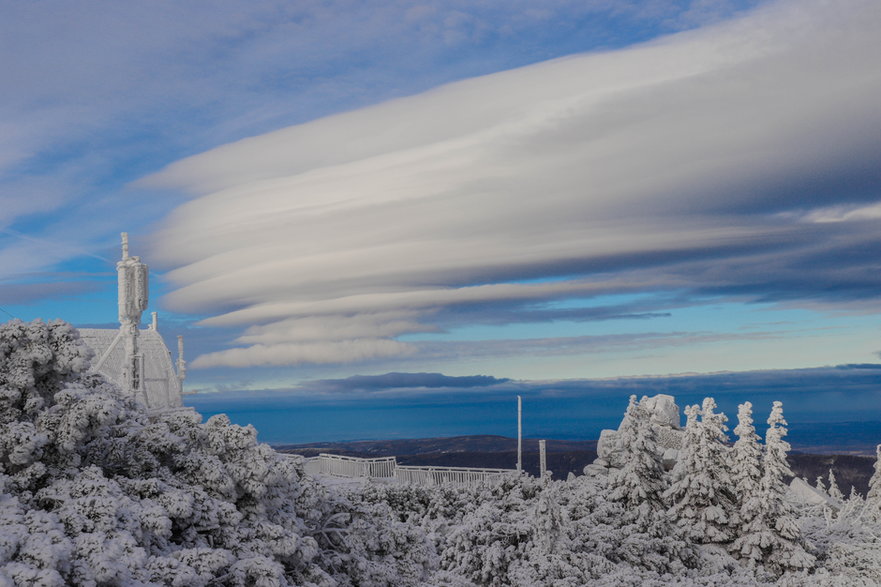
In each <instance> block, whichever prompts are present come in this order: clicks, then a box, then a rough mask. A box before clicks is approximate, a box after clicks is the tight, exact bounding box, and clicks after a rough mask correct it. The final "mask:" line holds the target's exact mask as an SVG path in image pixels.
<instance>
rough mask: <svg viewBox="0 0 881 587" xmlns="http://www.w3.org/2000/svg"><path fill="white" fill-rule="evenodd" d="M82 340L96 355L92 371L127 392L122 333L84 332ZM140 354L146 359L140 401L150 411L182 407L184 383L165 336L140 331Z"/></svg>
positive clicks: (95, 329) (92, 329) (119, 331)
mask: <svg viewBox="0 0 881 587" xmlns="http://www.w3.org/2000/svg"><path fill="white" fill-rule="evenodd" d="M80 337H81V338H82V340H83V342H85V343H86V344H87V345H88V346H89V348H91V349H92V350H93V351H95V358H94V359H92V370H93V371H96V372H98V373H100V374H102V375H104V376H105V377H107V379H109V380H110V381H112V382H114V383H116V384H117V385H118V386H119V387H120V389H126V383H125V373H124V369H125V362H126V359H125V356H126V353H125V341H124V337H123V336H122V335H121V330H119V329H115V330H111V329H100V328H81V329H80ZM138 352H139V353H140V354H141V355H143V357H144V390H145V392H146V397H143V398H139V399H140V400H141V401H143V402H144V403H146V405H147V407H148V408H154V409H157V408H177V407H180V406H181V381H180V379H178V376H177V373H175V370H174V362H173V361H172V359H171V352H170V351H169V350H168V347H166V346H165V341H164V340H162V335H160V334H159V332H158V331H157V330H154V329H153V328H147V329H141V330H139V331H138Z"/></svg>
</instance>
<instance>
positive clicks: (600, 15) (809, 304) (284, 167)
mask: <svg viewBox="0 0 881 587" xmlns="http://www.w3.org/2000/svg"><path fill="white" fill-rule="evenodd" d="M879 25H881V4H879V3H878V2H876V1H874V0H837V1H836V0H770V1H758V0H756V1H737V0H731V1H726V0H717V1H712V0H693V1H688V0H644V1H638V2H628V1H626V0H625V1H615V2H610V1H608V0H588V1H585V0H580V1H574V0H573V1H568V0H555V1H548V2H542V3H540V4H538V3H534V2H528V1H518V0H513V1H512V0H505V1H502V0H487V1H485V2H479V3H474V2H458V1H444V2H439V1H438V2H430V1H429V2H419V3H414V2H399V1H392V0H378V1H376V2H370V3H366V2H352V1H344V0H339V1H333V0H331V1H322V2H317V1H316V2H309V1H302V2H296V3H292V2H280V1H279V2H275V1H271V0H265V1H247V2H246V1H238V0H226V1H222V2H200V1H194V2H187V3H172V2H153V3H136V2H109V1H108V2H103V1H92V0H90V1H88V2H83V3H77V4H76V5H74V4H71V3H67V2H59V1H53V0H49V1H45V2H38V3H37V2H28V3H20V2H0V54H2V55H3V56H4V57H3V59H2V60H0V80H2V81H0V83H2V89H3V91H2V92H0V210H2V213H0V314H2V315H3V317H4V319H5V318H11V317H17V318H20V319H23V320H32V319H36V318H43V319H50V318H55V317H61V318H64V319H66V320H68V321H70V322H72V323H74V324H75V325H78V326H107V327H113V321H114V320H115V316H116V311H115V300H116V291H115V287H116V286H115V270H114V262H115V260H116V259H117V258H118V257H119V244H118V243H119V233H120V232H122V231H127V232H128V233H129V234H130V239H131V242H132V253H133V254H137V255H140V256H141V257H142V258H143V260H144V261H145V262H147V263H148V264H149V265H150V268H151V310H154V311H157V312H159V323H160V331H161V332H163V334H165V335H166V337H167V339H168V340H173V337H174V336H175V335H177V334H183V335H184V336H185V340H186V344H187V358H188V360H189V366H190V369H189V372H188V380H187V389H188V390H189V391H195V392H200V393H209V392H222V393H221V395H218V396H217V397H221V396H223V394H229V393H234V394H239V395H238V396H237V397H239V396H240V397H245V398H250V399H251V400H253V401H257V399H256V398H259V397H261V395H260V394H262V393H265V392H270V391H272V390H275V391H276V392H277V393H279V394H294V395H295V396H297V397H301V398H302V397H313V396H314V397H325V395H324V391H323V390H324V387H323V385H324V383H323V382H325V381H329V380H349V378H352V377H359V376H379V375H382V374H386V373H411V374H442V376H445V377H466V378H467V377H474V376H484V377H493V378H497V379H499V380H511V381H520V382H524V381H530V382H548V381H560V380H600V379H602V380H606V379H610V378H619V377H642V376H650V377H657V376H667V377H668V379H669V378H671V377H672V378H674V379H675V378H677V377H680V376H682V374H710V373H717V372H764V371H768V370H781V372H786V373H796V372H800V371H799V370H802V369H818V368H826V367H834V366H836V365H848V364H873V363H875V362H878V361H879V356H878V353H879V351H881V343H879V342H878V332H879V326H881V288H879V285H881V277H879V271H878V268H879V263H878V259H879V257H881V255H879V254H881V229H879V225H878V218H879V217H881V172H879V169H881V109H879V108H878V107H877V104H878V103H881V69H879V68H878V66H877V56H878V55H881V39H879V38H878V35H877V34H876V32H877V30H878V28H879ZM414 376H415V375H414ZM406 388H407V389H410V390H411V391H410V392H409V395H408V397H413V396H415V395H418V394H419V393H422V392H423V391H424V390H426V389H433V388H432V386H431V377H428V378H427V379H426V381H425V382H424V384H420V383H419V380H418V378H417V379H413V380H411V381H410V382H409V384H408V386H406ZM479 388H480V386H479V385H477V386H475V389H478V390H479ZM389 389H397V390H400V389H402V388H401V386H399V385H398V386H391V387H390V388H389ZM420 390H421V391H420ZM622 393H623V392H622ZM223 397H225V396H223ZM276 397H277V396H276ZM334 397H337V396H336V395H334ZM878 403H879V404H881V402H878ZM623 405H624V404H622V408H621V409H622V410H623ZM874 407H875V408H881V405H875V406H874Z"/></svg>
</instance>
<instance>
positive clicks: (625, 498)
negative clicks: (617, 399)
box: [608, 395, 664, 514]
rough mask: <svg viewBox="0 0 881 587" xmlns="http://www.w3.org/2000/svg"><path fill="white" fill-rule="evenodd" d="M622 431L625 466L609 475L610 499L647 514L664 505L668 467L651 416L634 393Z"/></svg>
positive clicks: (628, 508) (620, 431)
mask: <svg viewBox="0 0 881 587" xmlns="http://www.w3.org/2000/svg"><path fill="white" fill-rule="evenodd" d="M618 432H619V442H620V445H621V451H622V453H623V454H622V459H623V465H622V467H621V468H620V469H615V470H613V471H612V472H611V473H610V474H609V497H608V499H609V501H612V502H617V503H620V504H621V505H623V506H624V507H625V509H627V510H628V511H631V512H636V513H638V514H643V513H645V512H647V511H648V510H655V511H656V510H660V509H661V508H662V507H663V501H662V495H663V491H664V469H663V466H662V464H661V460H660V458H658V448H657V438H656V434H655V430H654V428H653V427H652V423H651V417H650V416H649V414H647V413H646V412H645V409H644V408H643V407H641V406H640V405H639V403H638V402H637V401H636V396H635V395H632V396H630V404H629V405H628V406H627V412H626V414H625V417H624V421H623V422H622V424H621V428H619V430H618Z"/></svg>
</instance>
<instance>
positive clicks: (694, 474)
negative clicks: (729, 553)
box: [665, 398, 736, 544]
mask: <svg viewBox="0 0 881 587" xmlns="http://www.w3.org/2000/svg"><path fill="white" fill-rule="evenodd" d="M715 409H716V402H715V401H714V400H713V398H706V399H705V400H704V402H703V406H702V407H701V408H698V406H690V407H688V408H686V409H685V414H686V417H687V421H686V427H685V438H684V440H683V446H682V450H681V451H680V458H679V460H678V461H677V463H676V467H675V468H674V470H673V478H674V482H673V484H672V485H671V487H670V489H669V490H668V491H667V493H666V494H665V496H666V498H667V499H668V501H669V502H670V503H671V506H670V513H671V515H672V516H673V517H674V518H675V519H676V520H677V524H678V525H679V526H680V527H681V528H682V529H683V531H684V532H685V533H686V534H687V535H688V536H689V538H690V539H691V540H692V541H693V542H696V543H719V544H721V543H727V542H730V541H731V540H732V539H733V533H732V530H731V527H730V524H731V522H732V520H733V519H734V518H735V517H736V504H735V499H734V496H733V493H732V491H731V487H732V485H733V482H732V479H731V474H730V463H729V459H730V457H729V454H728V449H727V447H726V446H725V445H724V442H725V441H727V436H726V434H725V431H726V430H727V428H726V426H725V422H726V421H727V418H726V417H725V415H724V414H721V413H716V411H715ZM698 416H701V420H698Z"/></svg>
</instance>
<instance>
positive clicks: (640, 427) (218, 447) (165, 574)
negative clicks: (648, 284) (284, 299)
mask: <svg viewBox="0 0 881 587" xmlns="http://www.w3.org/2000/svg"><path fill="white" fill-rule="evenodd" d="M90 355H91V353H90V351H89V350H88V349H87V348H86V347H85V346H84V345H83V343H82V341H81V340H80V338H79V335H78V333H77V331H76V330H75V329H73V328H72V327H70V326H69V325H67V324H65V323H63V322H53V323H49V324H46V323H43V322H39V321H36V322H32V323H30V324H25V323H22V322H20V321H13V322H10V323H7V324H5V325H0V424H2V425H0V585H2V586H4V587H5V586H6V585H9V586H12V585H46V586H50V585H51V586H62V585H84V586H85V585H89V586H97V585H177V586H181V587H182V586H191V585H192V586H204V587H207V586H209V585H211V586H217V585H223V586H227V585H228V586H244V585H261V586H290V585H307V586H322V587H325V586H326V587H329V586H332V585H359V586H360V585H363V586H380V585H405V586H406V585H413V586H416V585H420V586H422V585H438V586H440V585H453V586H466V585H494V586H502V585H518V586H520V585H523V586H527V585H528V586H533V585H537V586H543V585H554V586H557V585H568V586H576V585H609V586H611V585H616V586H617V585H655V586H661V585H671V584H676V585H765V584H767V585H770V584H777V585H830V586H831V585H836V586H837V585H875V584H879V582H881V557H879V555H878V552H879V551H881V548H879V546H881V544H879V542H878V538H877V536H881V464H879V465H878V466H876V474H875V476H874V477H873V479H872V482H871V484H870V491H869V493H868V495H867V496H866V498H863V497H862V496H860V495H858V494H856V493H853V492H852V493H851V495H850V497H847V498H845V497H844V495H843V494H842V492H841V491H840V490H839V488H838V487H837V484H836V482H835V478H834V476H833V475H832V474H831V473H830V475H829V477H828V479H821V480H819V481H818V486H819V487H818V488H817V489H812V488H810V487H808V486H807V485H806V484H804V483H798V484H796V486H794V487H793V489H794V490H795V491H796V492H801V495H802V496H803V497H804V496H807V497H808V498H809V499H800V500H794V499H792V496H793V491H790V490H788V489H787V487H786V485H785V484H784V478H785V476H786V475H787V474H788V465H787V463H786V453H787V451H788V448H789V447H788V445H787V443H786V442H785V440H784V437H785V435H786V425H787V424H786V421H785V419H784V418H783V409H782V405H781V404H780V403H779V402H776V403H775V404H774V407H773V409H772V412H771V414H770V415H769V417H768V419H767V429H766V431H765V434H764V442H763V443H762V442H760V437H759V435H758V434H757V432H756V427H755V425H754V422H753V418H752V409H751V406H750V405H749V404H748V403H745V404H743V405H742V406H740V411H739V413H738V416H737V421H738V424H737V426H736V428H735V429H734V434H735V436H736V437H737V440H736V441H735V442H734V444H733V446H730V447H729V446H728V441H729V438H728V435H727V427H726V422H727V418H726V417H725V415H724V414H721V413H719V412H717V411H716V406H715V402H713V400H712V399H711V398H707V399H706V400H705V401H704V402H703V403H702V405H699V406H698V405H695V406H687V407H686V408H685V410H684V412H685V415H686V424H685V426H684V428H681V429H678V428H674V424H675V425H676V426H678V420H677V419H676V418H674V417H673V410H672V409H671V405H675V402H674V401H673V400H672V398H669V400H668V399H666V398H663V397H656V398H643V399H641V400H637V398H636V397H633V398H631V401H630V404H629V406H628V407H627V410H626V414H625V417H624V419H623V420H622V423H621V426H619V428H618V430H617V431H615V435H614V436H612V437H609V439H608V440H609V441H610V444H609V446H610V447H614V448H613V449H611V450H610V452H608V453H604V454H606V457H607V460H609V466H604V467H600V469H602V471H600V470H599V469H597V468H596V467H594V468H592V469H591V468H589V470H588V471H587V474H585V475H580V476H572V477H570V479H569V480H567V481H553V480H552V479H551V478H550V477H549V476H545V477H543V478H534V477H529V476H527V475H505V476H502V477H501V478H500V479H498V480H496V481H494V482H488V483H483V484H478V485H475V486H461V485H450V484H443V483H442V484H437V485H432V486H418V485H413V484H378V483H369V482H368V483H365V484H363V485H361V484H359V485H355V486H352V485H341V486H335V487H332V488H328V487H325V486H323V485H321V484H319V483H316V482H315V480H314V479H313V478H312V477H311V476H309V475H307V474H306V473H305V472H304V470H303V466H302V460H301V459H297V458H288V457H285V456H283V455H280V454H278V453H276V452H275V451H274V450H272V449H271V448H270V447H269V446H267V445H264V444H260V443H258V442H257V440H256V431H255V430H254V429H253V428H251V427H245V428H242V427H239V426H234V425H231V424H230V423H229V421H228V419H227V418H225V417H224V416H215V417H213V418H211V419H209V420H208V421H207V422H204V423H203V422H201V418H200V416H199V415H198V414H196V413H195V412H188V411H175V410H167V411H149V410H148V409H147V408H146V407H145V406H144V405H143V404H141V403H139V402H137V401H136V400H135V399H134V397H132V396H131V395H130V394H127V393H125V392H120V390H119V389H117V388H116V387H115V386H114V385H113V384H111V383H109V382H108V381H106V379H104V378H103V377H102V376H101V375H100V374H96V373H94V372H91V371H90V369H89V358H90ZM677 414H678V411H677ZM664 426H667V427H669V428H670V429H671V430H675V431H676V435H677V436H678V438H679V448H678V452H677V458H676V460H675V463H674V464H673V466H672V467H665V466H664V459H663V457H664V453H665V452H666V449H664V450H661V448H663V442H666V441H663V440H662V435H660V434H659V433H658V431H659V430H661V429H663V427H664ZM612 439H614V442H611V440H612ZM659 441H661V442H662V446H661V448H659ZM604 450H605V449H604ZM824 495H826V496H828V499H827V498H825V497H823V496H824ZM811 496H813V497H811ZM839 504H840V507H838V508H836V507H832V506H833V505H839Z"/></svg>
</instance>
